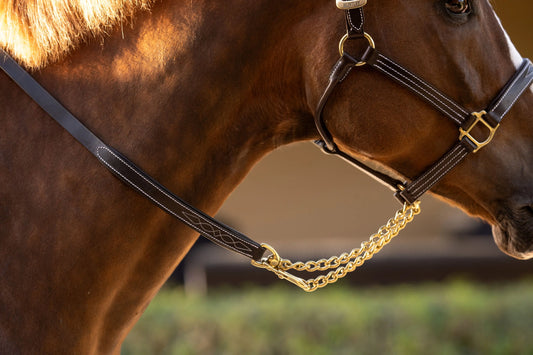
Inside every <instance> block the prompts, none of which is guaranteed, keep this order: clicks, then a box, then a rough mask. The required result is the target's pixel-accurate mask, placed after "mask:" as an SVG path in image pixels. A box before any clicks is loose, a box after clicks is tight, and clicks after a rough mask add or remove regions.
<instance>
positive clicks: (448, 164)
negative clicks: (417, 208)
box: [412, 146, 468, 195]
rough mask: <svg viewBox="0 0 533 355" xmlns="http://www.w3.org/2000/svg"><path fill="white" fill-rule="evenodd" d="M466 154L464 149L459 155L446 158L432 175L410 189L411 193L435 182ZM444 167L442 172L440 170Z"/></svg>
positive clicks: (415, 192) (424, 188)
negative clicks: (450, 158)
mask: <svg viewBox="0 0 533 355" xmlns="http://www.w3.org/2000/svg"><path fill="white" fill-rule="evenodd" d="M459 147H461V148H464V147H463V146H459ZM467 154H468V151H466V150H465V151H464V152H462V153H460V155H457V156H455V157H454V158H453V159H452V160H448V161H447V162H446V163H445V164H443V165H442V166H440V167H439V170H438V171H436V172H435V174H432V176H430V177H429V179H428V180H426V181H425V182H424V183H423V184H422V185H420V186H419V187H417V188H416V189H415V190H413V191H412V193H413V194H415V195H416V194H418V192H420V191H422V190H423V191H425V190H426V187H428V188H429V186H430V185H433V184H435V183H436V182H437V181H439V180H440V179H441V178H442V177H443V176H444V175H446V174H447V173H448V172H449V171H450V170H451V169H452V168H453V167H455V166H456V165H457V164H458V163H459V162H460V161H461V160H462V159H463V158H464V157H465V156H466V155H467ZM444 169H446V170H445V171H444V172H442V170H444Z"/></svg>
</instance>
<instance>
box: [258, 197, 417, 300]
mask: <svg viewBox="0 0 533 355" xmlns="http://www.w3.org/2000/svg"><path fill="white" fill-rule="evenodd" d="M419 213H420V201H416V202H415V203H413V204H411V205H408V204H404V206H403V208H402V209H401V210H398V211H397V212H396V214H395V216H394V217H393V218H391V219H389V221H388V222H387V224H385V225H384V226H382V227H381V228H379V229H378V231H377V232H376V233H375V234H373V235H371V236H370V238H369V239H368V240H367V241H365V242H363V243H361V247H360V248H355V249H352V250H351V251H350V252H349V253H342V254H341V255H339V256H332V257H330V258H329V259H320V260H317V261H314V260H311V261H307V262H302V261H297V262H292V261H290V260H287V259H282V258H281V257H280V256H279V254H278V253H277V252H276V250H275V249H274V248H272V247H271V246H269V245H267V244H263V245H262V246H263V247H264V248H265V249H267V250H268V251H269V252H271V255H269V256H268V257H265V258H263V259H261V261H259V262H257V261H255V260H254V261H252V265H254V266H257V267H260V268H264V269H267V270H270V271H272V272H274V273H275V274H276V275H277V276H278V277H279V278H281V279H285V280H287V281H289V282H292V283H294V284H295V285H297V286H299V287H301V288H302V289H304V290H305V291H307V292H313V291H315V290H317V289H319V288H322V287H325V286H327V285H329V284H332V283H334V282H336V281H337V280H339V279H341V278H343V277H345V276H346V275H347V274H348V273H350V272H352V271H354V270H355V269H356V268H358V267H359V266H361V265H363V263H364V262H365V261H366V260H368V259H370V258H372V257H373V256H374V255H375V254H377V253H378V252H379V251H380V250H381V249H382V248H383V247H384V246H385V245H387V244H388V243H389V242H390V241H391V240H392V238H394V237H395V236H397V235H398V233H400V231H401V230H402V229H404V228H405V226H406V225H407V223H409V222H411V221H412V220H413V219H414V217H415V216H416V215H417V214H419ZM333 269H334V270H333ZM289 270H295V271H304V272H316V271H328V270H331V271H329V272H328V273H327V274H325V275H320V276H318V277H316V278H314V279H308V280H304V279H301V278H299V277H297V276H294V275H293V274H291V273H289V272H288V271H289Z"/></svg>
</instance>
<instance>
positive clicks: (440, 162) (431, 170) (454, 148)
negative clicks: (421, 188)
mask: <svg viewBox="0 0 533 355" xmlns="http://www.w3.org/2000/svg"><path fill="white" fill-rule="evenodd" d="M460 148H461V145H460V144H457V145H456V146H455V147H453V149H452V150H451V151H449V152H448V153H447V154H446V155H445V156H444V157H442V158H441V159H440V161H439V162H438V163H437V164H435V165H433V166H432V167H431V168H430V169H429V170H428V171H426V172H425V173H424V174H422V176H421V177H420V178H418V179H417V180H416V181H414V182H413V183H412V184H411V186H410V188H411V189H415V191H416V189H417V188H418V186H417V185H419V184H423V183H424V181H425V179H426V178H427V177H428V176H430V175H433V171H434V170H436V169H439V168H440V165H441V164H442V162H443V161H447V160H448V158H449V157H450V156H452V155H455V154H456V153H457V150H458V149H460Z"/></svg>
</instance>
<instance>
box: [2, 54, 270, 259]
mask: <svg viewBox="0 0 533 355" xmlns="http://www.w3.org/2000/svg"><path fill="white" fill-rule="evenodd" d="M0 67H1V68H2V69H3V71H4V72H5V73H6V74H7V75H8V76H9V77H11V78H12V79H13V81H14V82H15V83H16V84H17V85H18V86H20V87H21V88H22V90H24V91H25V92H26V93H27V94H28V95H29V96H30V97H31V98H32V99H33V100H34V101H35V102H36V103H37V104H38V105H39V106H40V107H41V108H42V109H43V110H44V111H46V112H47V113H48V114H49V115H50V116H51V117H52V118H53V119H54V120H56V121H57V122H58V123H59V124H60V125H61V126H62V127H63V128H65V129H66V130H67V131H68V132H69V133H70V134H71V135H72V136H73V137H74V138H75V139H76V140H77V141H78V142H80V143H82V144H83V145H84V146H85V148H87V149H88V150H89V151H90V152H91V153H92V154H94V155H95V156H96V157H97V158H98V160H99V161H100V162H101V163H102V164H103V165H104V166H105V167H106V168H108V169H109V170H110V171H111V172H112V173H113V174H114V175H115V176H117V177H118V178H120V180H122V181H123V182H124V183H126V184H127V185H128V186H130V187H131V188H133V189H134V190H135V191H137V192H138V193H140V194H141V195H143V196H144V197H146V198H147V199H149V200H150V201H152V202H153V203H154V204H155V205H157V206H158V207H159V208H161V209H163V210H164V211H166V212H167V213H169V214H170V215H172V216H174V217H176V218H177V219H179V220H180V221H181V222H183V223H185V224H186V225H188V226H189V227H190V228H192V229H194V230H195V231H197V232H198V233H200V234H202V235H203V236H204V237H205V238H207V239H209V240H210V241H212V242H213V243H215V244H218V245H220V246H222V247H224V248H226V249H229V250H231V251H234V252H236V253H239V254H242V255H244V256H247V257H249V258H251V259H254V260H260V259H261V257H262V256H263V254H264V252H265V248H263V247H262V246H261V245H259V244H258V243H257V242H255V241H253V240H251V239H249V238H248V237H246V236H245V235H243V234H241V233H239V232H237V231H235V230H234V229H232V228H230V227H228V226H226V225H225V224H223V223H221V222H219V221H217V220H215V219H214V218H212V217H210V216H208V215H206V214H204V213H203V212H201V211H199V210H197V209H196V208H194V207H193V206H191V205H189V204H188V203H187V202H185V201H183V200H181V199H180V198H179V197H177V196H176V195H174V194H173V193H172V192H170V191H169V190H168V189H166V188H165V187H164V186H163V185H161V184H160V183H159V182H157V181H156V180H154V179H153V178H152V177H151V176H149V175H148V174H146V173H145V172H144V171H143V170H142V169H140V168H139V167H137V166H136V165H135V164H133V163H132V162H131V161H129V160H128V159H127V158H126V157H125V156H123V155H122V154H120V153H119V152H118V151H116V150H115V149H113V148H111V147H110V146H109V145H107V144H105V143H104V142H102V141H101V140H100V139H99V138H98V137H97V136H96V135H94V134H93V133H92V132H91V131H90V130H89V129H88V128H87V127H86V126H85V125H83V124H82V123H81V122H80V121H79V120H78V119H77V118H76V117H74V116H73V115H72V114H71V113H70V112H69V111H68V110H67V109H66V108H65V107H64V106H63V105H61V104H60V103H59V101H57V100H56V99H55V98H54V97H52V96H51V95H50V93H48V91H46V89H44V88H43V87H42V86H41V85H40V84H39V83H38V82H37V81H35V79H33V77H32V76H31V75H29V74H28V73H27V72H26V71H25V70H24V69H23V68H22V67H20V66H19V65H18V63H17V62H15V60H13V58H11V57H10V56H9V55H8V54H7V53H6V52H5V51H4V50H3V49H1V48H0Z"/></svg>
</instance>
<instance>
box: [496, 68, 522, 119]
mask: <svg viewBox="0 0 533 355" xmlns="http://www.w3.org/2000/svg"><path fill="white" fill-rule="evenodd" d="M520 74H522V73H520ZM520 76H521V75H518V76H517V78H516V79H515V80H513V83H512V84H510V85H509V87H508V88H507V90H506V91H505V93H504V94H503V95H502V97H501V98H500V100H498V102H497V103H496V105H494V108H493V109H492V111H495V110H496V109H497V108H498V106H500V105H501V103H502V102H503V100H504V99H505V98H506V97H507V95H508V94H509V92H510V91H511V89H512V88H513V86H514V84H515V83H516V82H517V81H518V80H519V79H520ZM515 101H516V100H515ZM511 106H512V105H511Z"/></svg>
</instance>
